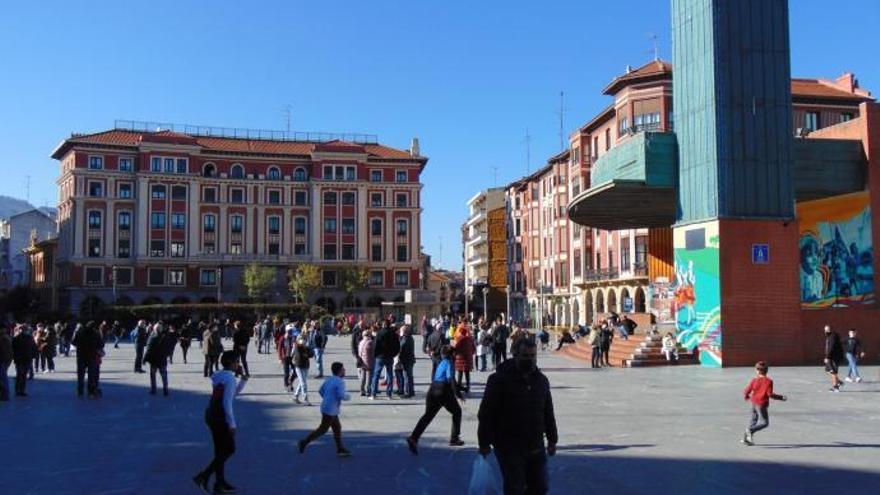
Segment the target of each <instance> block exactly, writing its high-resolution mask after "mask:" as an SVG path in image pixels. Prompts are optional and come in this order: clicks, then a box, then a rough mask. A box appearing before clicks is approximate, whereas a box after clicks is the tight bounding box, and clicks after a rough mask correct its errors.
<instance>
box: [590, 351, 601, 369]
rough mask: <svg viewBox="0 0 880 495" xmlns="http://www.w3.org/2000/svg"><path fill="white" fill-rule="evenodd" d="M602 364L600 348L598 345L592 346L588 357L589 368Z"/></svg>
mask: <svg viewBox="0 0 880 495" xmlns="http://www.w3.org/2000/svg"><path fill="white" fill-rule="evenodd" d="M601 366H602V349H601V348H600V347H599V346H593V355H592V358H591V359H590V367H591V368H599V367H601Z"/></svg>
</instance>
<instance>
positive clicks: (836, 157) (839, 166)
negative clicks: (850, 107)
mask: <svg viewBox="0 0 880 495" xmlns="http://www.w3.org/2000/svg"><path fill="white" fill-rule="evenodd" d="M793 152H794V170H793V175H794V194H795V198H796V199H797V200H798V201H809V200H813V199H821V198H827V197H830V196H837V195H839V194H846V193H851V192H856V191H861V190H863V189H864V188H865V181H866V174H867V161H866V159H865V152H864V150H863V148H862V142H861V141H857V140H849V139H795V140H794V150H793Z"/></svg>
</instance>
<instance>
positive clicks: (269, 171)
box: [266, 165, 283, 180]
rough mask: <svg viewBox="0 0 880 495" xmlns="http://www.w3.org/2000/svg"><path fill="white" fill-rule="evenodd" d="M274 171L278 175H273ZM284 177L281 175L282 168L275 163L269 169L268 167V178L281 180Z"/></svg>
mask: <svg viewBox="0 0 880 495" xmlns="http://www.w3.org/2000/svg"><path fill="white" fill-rule="evenodd" d="M273 171H274V172H275V173H277V174H278V176H277V177H272V172H273ZM282 177H283V176H282V175H281V169H280V168H278V167H276V166H275V165H272V166H270V167H269V168H268V169H266V180H281V179H282Z"/></svg>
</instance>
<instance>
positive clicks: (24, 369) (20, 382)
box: [15, 362, 31, 395]
mask: <svg viewBox="0 0 880 495" xmlns="http://www.w3.org/2000/svg"><path fill="white" fill-rule="evenodd" d="M30 368H31V364H30V363H29V362H25V363H15V395H24V393H25V387H26V386H27V374H28V370H30Z"/></svg>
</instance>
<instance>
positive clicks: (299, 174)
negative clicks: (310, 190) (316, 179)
mask: <svg viewBox="0 0 880 495" xmlns="http://www.w3.org/2000/svg"><path fill="white" fill-rule="evenodd" d="M293 180H295V181H297V182H305V181H306V180H307V179H306V169H304V168H302V167H297V169H296V170H294V171H293Z"/></svg>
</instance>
